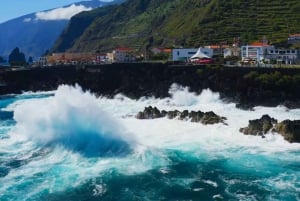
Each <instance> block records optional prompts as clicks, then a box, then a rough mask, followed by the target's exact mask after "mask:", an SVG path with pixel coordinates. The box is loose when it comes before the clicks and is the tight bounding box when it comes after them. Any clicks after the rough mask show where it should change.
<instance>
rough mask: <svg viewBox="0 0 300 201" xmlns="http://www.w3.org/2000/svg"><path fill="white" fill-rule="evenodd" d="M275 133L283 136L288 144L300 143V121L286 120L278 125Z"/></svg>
mask: <svg viewBox="0 0 300 201" xmlns="http://www.w3.org/2000/svg"><path fill="white" fill-rule="evenodd" d="M273 131H275V132H277V133H279V134H281V135H282V136H283V137H284V139H285V140H286V141H288V142H298V143H300V120H294V121H291V120H284V121H282V122H280V123H278V124H277V125H276V126H275V128H274V129H273Z"/></svg>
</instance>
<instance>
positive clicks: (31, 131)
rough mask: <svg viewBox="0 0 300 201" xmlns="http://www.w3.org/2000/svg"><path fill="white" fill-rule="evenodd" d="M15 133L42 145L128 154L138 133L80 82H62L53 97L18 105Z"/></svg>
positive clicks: (94, 153) (112, 153) (93, 152)
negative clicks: (119, 120) (125, 127)
mask: <svg viewBox="0 0 300 201" xmlns="http://www.w3.org/2000/svg"><path fill="white" fill-rule="evenodd" d="M14 119H15V120H16V122H17V125H16V128H15V130H14V133H17V134H19V135H22V136H25V137H26V138H28V139H29V140H33V141H35V142H37V143H39V144H41V145H47V146H48V145H62V146H64V147H65V148H68V149H71V150H74V151H79V152H81V153H83V154H85V155H90V156H97V155H98V156H101V155H114V154H121V155H123V154H127V153H128V152H129V151H130V145H131V144H133V143H134V137H133V136H132V135H129V134H128V133H126V130H125V129H124V128H123V126H122V125H121V124H120V123H119V122H118V121H117V120H116V119H114V118H113V117H111V116H110V115H109V114H108V113H107V112H105V111H103V110H102V109H101V107H100V106H99V104H98V102H97V99H96V97H95V96H94V95H92V94H91V93H89V92H83V91H82V90H81V89H80V87H79V86H76V87H70V86H66V85H63V86H60V87H59V88H58V89H57V91H56V92H55V94H54V96H53V97H49V98H46V99H35V100H32V101H27V102H24V103H23V104H21V105H18V106H17V107H16V108H15V112H14Z"/></svg>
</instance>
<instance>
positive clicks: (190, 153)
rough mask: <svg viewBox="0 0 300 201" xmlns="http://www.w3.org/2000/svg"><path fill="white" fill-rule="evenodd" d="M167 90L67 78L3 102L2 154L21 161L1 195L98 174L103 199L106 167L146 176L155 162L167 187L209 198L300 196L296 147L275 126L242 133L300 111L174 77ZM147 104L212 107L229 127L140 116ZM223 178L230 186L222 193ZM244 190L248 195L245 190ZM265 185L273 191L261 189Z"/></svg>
mask: <svg viewBox="0 0 300 201" xmlns="http://www.w3.org/2000/svg"><path fill="white" fill-rule="evenodd" d="M169 92H170V95H171V97H170V98H164V99H155V98H153V97H143V98H141V99H139V100H132V99H129V98H127V97H125V96H123V95H117V96H116V97H115V98H114V99H108V98H105V97H101V98H96V97H95V96H94V95H93V94H91V93H89V92H83V91H82V90H81V89H80V88H79V87H75V88H74V87H69V86H61V87H59V89H58V90H57V91H56V92H55V93H54V96H51V97H43V98H39V99H27V100H20V101H18V102H17V103H16V102H13V103H12V105H10V106H7V108H9V110H10V111H14V119H15V120H16V125H15V126H12V128H13V130H12V131H9V133H8V135H9V136H10V138H8V139H6V138H5V139H2V140H0V162H1V161H6V160H9V159H12V158H14V159H16V160H19V161H25V162H23V163H21V164H19V166H18V168H15V169H14V168H11V169H10V171H9V172H8V174H7V175H6V176H4V177H0V194H1V193H2V194H6V196H7V198H9V197H10V196H14V195H15V197H17V196H21V195H22V194H24V192H30V193H29V194H28V197H27V198H28V199H29V198H30V199H32V200H34V199H39V197H38V196H39V195H41V194H45V195H48V194H53V193H57V192H63V191H65V190H66V189H70V188H76V187H78V186H81V185H84V184H86V182H88V181H90V180H91V179H94V178H97V177H100V178H101V181H100V182H95V181H93V182H92V185H93V186H94V188H93V190H92V192H91V195H94V196H100V197H101V196H104V195H105V194H107V193H109V191H110V186H109V184H108V183H105V181H106V180H105V179H104V177H105V175H107V174H110V175H112V174H114V171H117V172H118V173H120V174H122V175H128V176H129V175H143V173H145V174H146V172H149V171H153V170H157V172H158V173H156V172H155V171H154V173H153V174H159V175H163V176H161V177H162V178H160V180H159V181H160V182H162V181H164V182H165V183H164V184H165V185H167V186H168V185H171V184H170V183H172V185H171V186H173V185H179V186H182V187H183V188H184V189H185V190H184V192H189V190H188V189H191V191H192V192H195V193H204V192H205V191H207V189H210V190H211V191H212V192H213V194H212V195H211V197H210V199H213V197H215V198H216V199H217V198H224V199H226V198H235V199H249V200H255V199H258V198H261V199H264V200H280V199H281V198H283V197H282V196H279V192H281V193H283V194H284V195H286V196H288V199H287V200H296V199H299V197H297V196H296V194H297V193H299V186H300V180H299V178H300V175H299V165H298V166H297V161H300V145H299V144H296V143H294V144H290V143H288V142H286V141H284V139H283V138H282V137H281V136H280V135H278V134H274V133H270V134H269V135H267V137H266V138H261V137H256V136H246V135H243V134H241V133H240V132H239V128H241V127H245V126H247V124H248V121H249V120H252V119H256V118H260V117H261V116H262V115H263V114H269V115H270V116H271V117H274V118H276V119H278V120H279V121H282V120H284V119H299V117H300V110H299V109H295V110H288V109H287V108H285V107H281V106H279V107H276V108H267V107H255V108H254V111H245V110H240V109H237V108H236V107H235V104H233V103H224V102H222V101H221V100H220V98H219V94H217V93H213V92H211V91H210V90H209V89H207V90H204V91H203V92H202V93H201V94H200V95H197V94H195V93H193V92H189V89H188V88H186V87H182V86H178V85H175V84H174V85H172V87H171V88H170V91H169ZM149 105H152V106H156V107H158V108H159V109H165V110H174V109H178V110H180V111H183V110H185V109H188V110H201V111H214V112H215V113H216V114H218V115H221V116H225V117H227V120H226V123H227V124H228V125H223V124H216V125H206V126H205V125H202V124H199V123H192V122H189V121H180V120H169V119H167V118H160V119H154V120H138V119H135V117H134V115H136V114H137V113H138V112H139V111H141V110H143V109H144V107H146V106H149ZM91 156H92V157H91ZM103 156H105V157H103ZM4 165H6V166H7V164H6V163H4ZM0 166H1V165H0ZM189 167H190V168H189ZM175 173H176V174H175ZM146 175H147V174H146ZM210 175H212V177H210ZM216 175H217V176H216ZM169 177H170V178H169ZM166 178H168V179H166ZM102 179H104V180H102ZM165 179H166V180H165ZM145 182H146V181H145ZM156 182H158V181H156ZM249 182H250V183H252V184H251V185H250V184H249ZM223 185H226V188H225V190H224V192H223V191H220V189H222V188H223V187H222V186H223ZM172 188H173V187H172ZM239 188H240V189H239ZM19 189H22V190H21V191H20V190H19ZM251 189H252V190H251ZM283 189H287V190H286V191H285V192H282V191H283ZM248 191H249V192H252V194H248V195H247V193H249V192H248ZM253 191H257V192H258V195H255V194H253ZM262 192H268V193H267V195H265V196H262V195H260V194H259V193H261V194H262ZM293 194H294V196H293ZM205 195H206V194H205ZM284 195H283V196H284ZM145 196H146V195H145ZM149 196H150V194H149ZM152 196H153V192H152ZM157 196H158V195H157ZM228 196H229V197H228ZM247 196H248V197H247ZM251 196H252V198H251ZM33 198H34V199H33ZM149 198H153V199H154V198H158V197H155V196H154V197H149ZM30 199H29V200H30ZM170 199H171V198H170ZM174 199H177V198H174Z"/></svg>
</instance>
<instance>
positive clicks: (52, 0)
mask: <svg viewBox="0 0 300 201" xmlns="http://www.w3.org/2000/svg"><path fill="white" fill-rule="evenodd" d="M79 1H80V0H0V5H1V6H0V23H2V22H5V21H7V20H10V19H13V18H16V17H19V16H22V15H26V14H30V13H34V12H37V11H43V10H47V9H52V8H57V7H61V6H65V5H68V4H71V3H74V2H79ZM104 1H105V0H104ZM107 1H108V0H107Z"/></svg>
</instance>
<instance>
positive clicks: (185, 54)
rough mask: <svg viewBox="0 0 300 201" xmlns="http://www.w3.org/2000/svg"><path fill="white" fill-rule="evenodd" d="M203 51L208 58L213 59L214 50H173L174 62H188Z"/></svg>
mask: <svg viewBox="0 0 300 201" xmlns="http://www.w3.org/2000/svg"><path fill="white" fill-rule="evenodd" d="M199 50H201V53H202V54H204V55H207V56H208V57H212V55H213V50H212V49H210V48H202V47H201V48H197V49H196V48H192V49H184V48H181V49H172V60H173V61H186V60H188V59H189V58H191V57H192V56H194V55H196V53H197V52H199Z"/></svg>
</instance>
